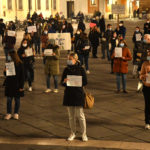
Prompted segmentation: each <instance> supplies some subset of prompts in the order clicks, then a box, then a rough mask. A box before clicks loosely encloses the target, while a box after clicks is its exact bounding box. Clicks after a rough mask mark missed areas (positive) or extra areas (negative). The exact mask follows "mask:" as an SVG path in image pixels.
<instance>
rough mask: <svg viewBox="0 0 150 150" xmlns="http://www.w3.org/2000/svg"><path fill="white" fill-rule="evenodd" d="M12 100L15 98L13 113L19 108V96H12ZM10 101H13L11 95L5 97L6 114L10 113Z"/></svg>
mask: <svg viewBox="0 0 150 150" xmlns="http://www.w3.org/2000/svg"><path fill="white" fill-rule="evenodd" d="M14 100H15V108H14V113H15V114H18V112H19V108H20V97H14ZM12 101H13V97H7V113H8V114H11V113H12Z"/></svg>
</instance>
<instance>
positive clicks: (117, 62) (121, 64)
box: [111, 47, 132, 74]
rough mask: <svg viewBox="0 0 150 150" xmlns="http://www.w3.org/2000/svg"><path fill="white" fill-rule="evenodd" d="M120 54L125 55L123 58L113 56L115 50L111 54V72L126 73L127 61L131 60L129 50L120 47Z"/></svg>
mask: <svg viewBox="0 0 150 150" xmlns="http://www.w3.org/2000/svg"><path fill="white" fill-rule="evenodd" d="M122 56H123V57H125V60H123V59H122V58H115V52H114V53H113V55H112V56H111V58H112V59H114V66H113V72H116V73H124V74H126V73H128V61H130V60H132V56H131V52H130V50H129V49H128V48H127V47H124V48H123V49H122Z"/></svg>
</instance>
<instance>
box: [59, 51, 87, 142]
mask: <svg viewBox="0 0 150 150" xmlns="http://www.w3.org/2000/svg"><path fill="white" fill-rule="evenodd" d="M67 64H68V66H67V67H66V68H65V69H64V72H63V75H62V79H61V83H62V85H63V86H65V87H66V88H65V92H64V99H63V105H64V106H67V110H68V115H69V124H70V128H71V134H70V136H69V138H68V141H73V140H74V138H75V136H76V135H75V133H76V125H75V122H76V117H77V118H78V119H79V122H80V126H81V132H82V140H83V141H88V138H87V135H86V120H85V115H84V112H83V106H84V103H85V101H84V99H85V94H84V90H83V87H84V86H86V85H87V77H86V73H85V70H84V69H83V68H82V67H81V66H80V64H79V62H78V56H77V54H75V53H71V54H69V57H68V60H67ZM69 75H70V76H81V77H82V80H81V82H82V85H81V87H80V86H71V85H70V86H69V85H68V83H67V82H68V76H69Z"/></svg>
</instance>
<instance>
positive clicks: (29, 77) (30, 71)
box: [26, 66, 34, 87]
mask: <svg viewBox="0 0 150 150" xmlns="http://www.w3.org/2000/svg"><path fill="white" fill-rule="evenodd" d="M26 80H27V81H28V84H29V87H31V86H32V82H33V81H34V70H33V66H30V67H29V68H26Z"/></svg>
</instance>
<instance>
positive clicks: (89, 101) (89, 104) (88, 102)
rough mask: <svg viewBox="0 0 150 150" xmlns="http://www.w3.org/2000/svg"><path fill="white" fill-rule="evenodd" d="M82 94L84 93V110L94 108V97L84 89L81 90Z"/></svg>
mask: <svg viewBox="0 0 150 150" xmlns="http://www.w3.org/2000/svg"><path fill="white" fill-rule="evenodd" d="M83 90H84V93H85V104H84V108H85V109H91V108H93V106H94V96H92V94H91V93H89V92H88V91H87V90H86V89H85V88H83Z"/></svg>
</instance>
